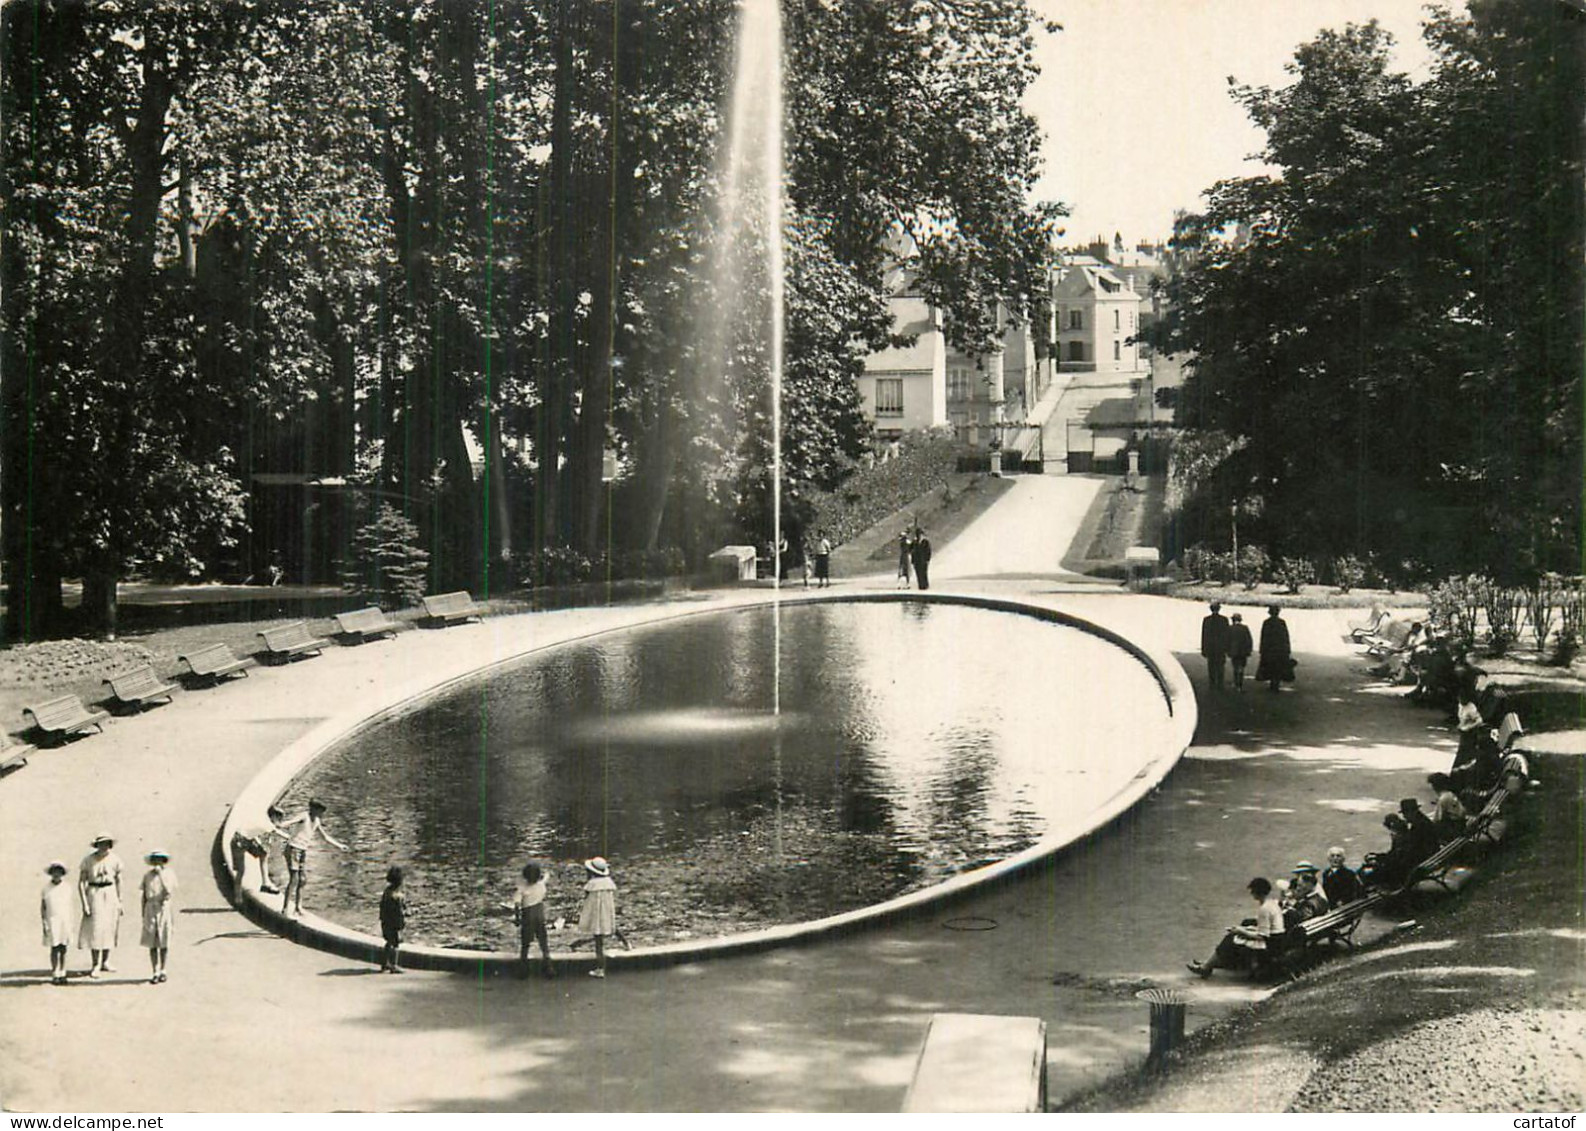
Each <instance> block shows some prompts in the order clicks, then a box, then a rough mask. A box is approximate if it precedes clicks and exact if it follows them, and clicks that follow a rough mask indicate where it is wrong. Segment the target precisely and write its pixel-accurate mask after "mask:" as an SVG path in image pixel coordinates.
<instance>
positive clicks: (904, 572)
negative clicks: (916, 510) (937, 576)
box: [898, 525, 931, 589]
mask: <svg viewBox="0 0 1586 1131" xmlns="http://www.w3.org/2000/svg"><path fill="white" fill-rule="evenodd" d="M911 571H912V573H913V575H914V577H915V578H916V579H917V580H918V581H919V585H920V588H921V589H929V588H930V587H931V540H930V539H929V538H927V537H926V536H925V531H924V530H922V529H921V528H920V527H919V526H918V525H916V526H915V527H914V529H912V530H910V529H909V528H908V527H906V526H905V527H904V528H903V533H901V534H899V535H898V581H899V582H901V583H902V586H903V588H905V589H907V588H908V587H909V574H910V572H911Z"/></svg>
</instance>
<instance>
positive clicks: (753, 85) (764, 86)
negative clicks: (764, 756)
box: [716, 0, 785, 712]
mask: <svg viewBox="0 0 1586 1131" xmlns="http://www.w3.org/2000/svg"><path fill="white" fill-rule="evenodd" d="M782 129H783V123H782V8H781V3H780V0H741V3H740V5H739V9H738V35H737V45H736V49H735V51H734V58H733V72H732V93H731V96H730V100H729V102H728V104H727V131H728V132H727V145H726V149H725V152H724V154H723V190H722V203H721V208H722V214H721V217H720V220H721V227H720V231H721V234H722V241H723V243H722V250H723V252H724V254H725V255H726V256H727V261H728V262H732V261H739V257H740V256H741V255H742V254H743V244H744V242H745V241H747V240H752V239H753V237H754V235H755V234H756V233H757V232H758V234H759V237H760V240H761V243H762V244H763V249H762V253H761V254H762V256H763V258H762V260H761V265H762V266H763V269H764V271H765V277H766V287H767V293H768V296H769V299H770V302H769V306H770V309H769V311H768V312H767V314H768V317H767V324H766V335H767V342H768V347H769V348H768V354H769V363H770V372H769V386H770V396H771V555H772V562H771V566H772V569H771V576H772V585H773V586H774V593H775V595H776V600H777V602H778V603H780V600H781V585H782V364H783V362H782V352H783V337H784V305H785V304H784V285H785V279H784V270H783V260H782V218H783V153H782V136H783V135H782ZM736 274H737V273H736V271H734V270H732V269H731V268H728V269H726V270H721V269H718V272H717V286H718V292H720V290H721V288H722V286H723V284H724V283H725V284H726V285H727V287H728V288H729V290H730V291H733V292H737V293H732V294H729V295H728V296H726V297H727V298H728V300H729V301H728V302H727V303H725V304H723V305H719V306H718V308H717V310H716V316H717V317H718V318H719V317H723V316H725V315H726V314H727V312H728V311H729V310H731V309H732V308H733V303H734V301H736V299H737V297H738V293H741V292H739V291H738V289H737V286H736V284H737V283H738V282H739V281H740V280H738V279H737V278H735V276H736ZM722 340H723V343H724V344H725V341H728V340H731V333H730V331H728V332H727V333H726V334H725V335H724V338H723V339H722ZM776 619H777V626H778V627H777V631H776V633H775V634H774V635H775V637H776V640H775V645H776V649H777V654H778V656H780V654H781V640H780V635H781V634H780V617H778V618H776ZM774 686H775V687H776V688H777V690H776V691H775V692H774V694H775V695H776V696H777V698H778V699H780V686H781V681H780V679H778V680H775V681H774ZM780 708H781V704H780V702H777V703H774V704H773V709H775V710H777V711H778V712H780Z"/></svg>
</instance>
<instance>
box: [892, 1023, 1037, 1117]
mask: <svg viewBox="0 0 1586 1131" xmlns="http://www.w3.org/2000/svg"><path fill="white" fill-rule="evenodd" d="M903 1110H904V1111H950V1112H981V1111H1003V1112H1006V1111H1017V1112H1029V1111H1045V1110H1046V1022H1045V1021H1042V1020H1041V1019H1040V1018H1039V1017H998V1016H994V1015H990V1014H983V1013H933V1014H931V1019H930V1021H929V1022H928V1023H927V1024H926V1027H925V1041H924V1043H923V1044H921V1046H920V1056H919V1060H917V1061H916V1062H915V1065H914V1079H913V1081H911V1082H910V1084H909V1090H908V1093H907V1094H906V1095H905V1096H904V1097H903Z"/></svg>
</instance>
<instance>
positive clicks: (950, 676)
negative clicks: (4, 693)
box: [289, 602, 1165, 949]
mask: <svg viewBox="0 0 1586 1131" xmlns="http://www.w3.org/2000/svg"><path fill="white" fill-rule="evenodd" d="M773 615H774V614H773V612H772V610H770V609H769V608H761V609H754V610H740V611H736V612H729V613H721V614H717V615H712V616H706V617H698V618H690V619H689V620H686V621H683V622H679V623H674V624H670V625H660V626H655V627H651V628H643V629H636V630H631V631H627V632H623V633H618V634H612V635H608V636H603V637H600V638H598V639H597V640H594V641H591V642H587V643H583V644H577V645H570V646H568V647H565V648H560V649H556V650H554V651H552V652H549V653H546V654H544V655H541V656H536V657H533V658H530V659H528V660H526V661H525V662H523V663H522V664H521V665H519V666H516V667H514V668H512V669H511V670H508V671H505V672H500V673H497V674H494V675H492V676H490V677H488V678H483V679H480V680H479V681H478V682H476V683H473V684H471V685H469V686H468V687H466V688H464V689H462V690H459V691H456V692H454V693H452V694H450V695H449V696H447V697H445V698H444V699H442V700H439V701H436V702H433V703H431V704H427V705H426V706H425V707H424V708H423V709H422V710H416V711H413V712H411V713H409V714H407V715H404V716H402V717H399V718H396V719H393V720H390V721H388V722H386V723H384V724H382V725H380V726H378V727H375V728H373V729H371V730H369V731H367V732H365V733H364V734H362V735H360V736H358V737H357V738H356V739H355V740H353V741H352V742H350V743H349V744H347V745H346V746H345V747H343V748H342V749H340V750H338V751H336V752H333V753H332V754H331V755H329V756H327V757H325V758H324V759H322V760H321V761H320V762H319V763H318V764H317V765H316V767H315V768H314V769H313V770H312V771H311V773H310V775H309V776H308V777H306V778H304V779H302V780H301V781H299V782H298V783H297V784H296V785H294V787H293V789H292V791H291V794H290V795H289V799H290V801H291V802H301V801H304V800H306V799H307V798H308V797H309V796H311V795H312V796H316V797H318V798H320V799H322V800H324V801H326V802H327V803H328V804H329V806H330V815H329V817H328V819H327V823H328V825H329V827H330V828H331V830H332V832H333V834H334V835H337V836H338V837H341V838H342V839H345V840H347V841H349V843H350V846H351V851H350V852H349V853H348V854H346V856H339V855H338V854H337V853H335V852H334V850H330V849H323V850H320V851H318V852H317V853H316V857H315V861H314V864H315V875H314V877H313V881H312V884H313V886H312V887H311V888H310V901H311V902H312V903H313V904H314V905H315V906H316V908H317V909H320V910H321V911H322V912H323V913H324V914H326V915H327V916H329V917H330V918H333V919H337V920H339V921H341V922H345V923H347V924H349V925H353V926H359V927H362V928H364V929H371V930H372V929H373V928H374V926H375V924H376V919H377V916H376V911H375V908H376V905H377V903H378V900H379V894H380V890H381V887H382V885H383V876H384V873H385V870H386V868H387V867H389V866H390V865H391V864H393V863H399V864H402V865H404V866H405V867H406V868H407V869H408V873H409V876H410V880H409V897H410V900H411V901H412V904H413V912H412V915H411V916H410V922H411V929H410V938H411V939H412V940H413V941H416V942H425V943H436V944H445V945H453V946H473V947H484V948H488V949H512V948H514V947H515V942H514V932H513V928H512V924H511V919H510V916H509V915H508V914H507V913H506V911H505V905H506V904H507V902H508V901H509V900H510V899H511V895H512V885H513V880H514V878H515V876H516V872H517V870H518V869H519V868H520V867H521V866H522V864H523V862H524V861H525V860H527V859H530V858H534V859H539V860H541V861H544V862H548V863H549V864H550V865H551V868H550V873H551V895H550V916H551V917H552V918H553V919H554V918H555V917H557V916H558V915H565V916H567V917H568V918H569V919H576V915H577V905H578V900H579V895H580V892H579V888H580V885H581V883H582V873H581V871H580V869H579V868H578V866H577V863H576V862H577V861H579V860H581V859H583V858H584V857H587V856H591V855H595V854H597V853H598V854H600V855H604V856H606V857H608V858H609V859H610V860H611V861H612V865H613V869H614V875H615V877H616V880H617V883H618V886H619V894H618V920H619V925H620V926H621V927H622V929H623V932H624V934H626V935H627V936H628V938H629V939H631V940H632V941H633V942H634V943H635V944H639V943H641V942H665V941H672V940H674V939H678V938H688V937H703V936H710V935H717V934H723V933H730V932H733V931H739V930H745V929H751V928H754V927H761V926H768V925H771V924H774V923H780V922H791V921H799V920H804V919H811V918H818V917H820V916H823V915H829V914H833V913H835V912H838V911H843V910H848V909H851V908H854V907H859V906H863V905H866V904H869V903H874V902H878V901H880V900H883V899H887V898H890V897H892V896H895V895H898V894H901V893H902V892H905V891H908V890H912V889H915V888H919V887H923V886H926V885H928V884H932V883H936V882H939V881H941V880H942V879H945V878H947V877H949V876H952V875H954V874H956V873H959V872H962V871H965V870H968V869H971V868H974V867H978V866H980V865H983V864H987V863H990V862H993V861H995V860H998V859H1002V858H1003V857H1006V856H1008V855H1010V854H1012V853H1014V852H1017V851H1019V850H1021V849H1023V848H1026V847H1028V846H1029V845H1031V844H1033V843H1034V842H1035V841H1037V840H1038V839H1040V837H1041V836H1042V835H1043V833H1044V831H1045V830H1046V829H1047V828H1048V827H1049V822H1051V821H1052V820H1053V819H1054V818H1057V817H1061V816H1064V815H1066V814H1069V813H1071V812H1073V811H1074V810H1075V809H1076V807H1083V806H1086V805H1090V804H1093V801H1094V797H1093V795H1094V793H1095V790H1096V789H1098V788H1101V789H1105V788H1110V786H1108V784H1107V782H1108V779H1107V765H1108V761H1107V759H1106V757H1105V755H1106V751H1107V749H1108V748H1109V747H1110V746H1111V745H1112V744H1114V743H1116V742H1119V741H1123V740H1125V739H1124V735H1125V733H1126V731H1127V728H1124V729H1120V720H1118V719H1116V718H1111V717H1109V716H1107V714H1106V713H1105V712H1102V711H1099V710H1098V709H1097V705H1096V694H1095V692H1096V689H1098V688H1102V687H1105V688H1107V689H1108V693H1109V695H1119V694H1120V693H1122V694H1124V698H1125V701H1128V700H1132V701H1133V702H1134V703H1136V704H1141V705H1142V706H1141V707H1140V708H1138V709H1139V710H1145V711H1149V710H1151V709H1152V708H1150V707H1149V706H1145V705H1148V704H1151V703H1155V704H1156V705H1157V706H1156V707H1155V710H1156V711H1157V712H1158V713H1159V714H1162V715H1164V716H1165V710H1164V709H1163V708H1162V707H1161V697H1160V695H1158V694H1156V693H1155V685H1154V683H1153V682H1152V680H1151V677H1150V676H1149V675H1148V673H1147V672H1146V670H1145V668H1144V667H1143V666H1141V665H1140V664H1139V663H1138V662H1136V661H1135V660H1133V659H1132V658H1131V657H1129V656H1128V655H1127V654H1126V653H1124V652H1122V651H1121V650H1119V649H1117V648H1115V647H1113V646H1111V645H1108V644H1106V643H1104V642H1102V641H1100V640H1097V639H1095V638H1093V637H1090V636H1088V635H1086V634H1084V633H1082V632H1079V631H1076V630H1073V629H1067V628H1063V627H1061V626H1058V625H1053V624H1050V623H1048V622H1045V621H1040V620H1036V619H1034V618H1031V617H1026V616H1020V615H1016V614H1011V613H994V612H987V611H984V610H977V609H970V608H964V607H959V606H951V605H925V604H923V603H920V602H907V603H901V604H858V603H855V604H830V605H808V606H792V607H785V608H783V610H782V612H781V616H782V625H781V637H780V638H781V665H780V666H781V689H780V701H781V704H782V712H781V714H780V716H778V715H776V714H774V713H773V710H772V704H773V703H774V701H775V699H774V695H773V693H774V690H775V689H774V688H773V686H772V682H773V675H772V672H773V664H772V656H771V655H770V651H771V641H772V640H773V631H772V629H773V623H772V618H773ZM1129 687H1133V689H1134V691H1133V694H1132V695H1131V694H1128V693H1127V691H1128V688H1129ZM1132 710H1133V709H1132ZM1126 713H1127V712H1126ZM1124 722H1133V723H1137V722H1138V720H1124ZM1135 739H1136V740H1138V733H1136V734H1135ZM1087 790H1089V791H1090V793H1089V794H1087ZM376 933H377V932H376ZM562 938H563V940H564V941H565V940H566V939H567V938H570V934H569V935H564V936H562Z"/></svg>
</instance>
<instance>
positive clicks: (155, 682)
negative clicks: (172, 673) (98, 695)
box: [105, 664, 176, 707]
mask: <svg viewBox="0 0 1586 1131" xmlns="http://www.w3.org/2000/svg"><path fill="white" fill-rule="evenodd" d="M105 686H106V687H108V688H110V698H112V699H114V700H115V701H116V702H117V703H119V704H121V705H122V706H125V707H143V706H145V705H146V704H149V703H150V702H152V701H153V700H155V699H162V698H163V699H164V700H165V701H166V702H167V703H169V702H170V701H171V693H172V692H174V691H175V690H176V685H175V684H174V683H161V682H160V679H159V677H158V676H156V675H155V674H154V668H153V667H152V666H151V665H149V664H140V665H139V666H138V667H135V668H133V669H132V670H131V671H126V672H118V673H117V674H115V675H113V676H111V677H110V678H109V679H107V680H105Z"/></svg>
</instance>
